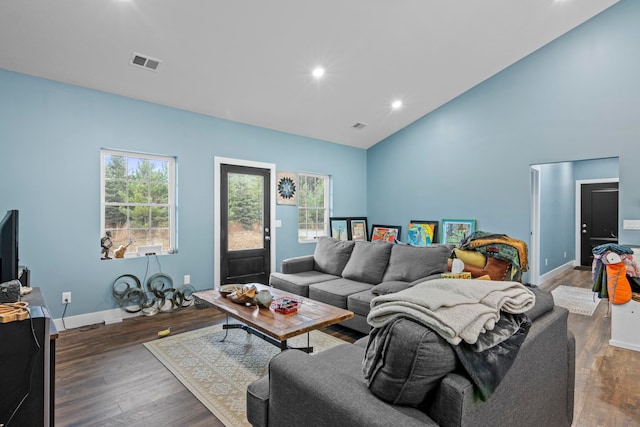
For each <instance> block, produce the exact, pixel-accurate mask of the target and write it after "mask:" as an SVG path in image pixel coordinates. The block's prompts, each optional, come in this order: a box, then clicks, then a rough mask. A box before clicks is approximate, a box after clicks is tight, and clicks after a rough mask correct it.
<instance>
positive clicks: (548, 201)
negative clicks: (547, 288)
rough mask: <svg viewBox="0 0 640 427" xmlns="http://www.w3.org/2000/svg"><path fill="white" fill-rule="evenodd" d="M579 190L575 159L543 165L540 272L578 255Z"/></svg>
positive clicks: (547, 270)
mask: <svg viewBox="0 0 640 427" xmlns="http://www.w3.org/2000/svg"><path fill="white" fill-rule="evenodd" d="M575 193H576V191H575V181H574V179H573V163H571V162H562V163H552V164H546V165H540V195H541V197H540V231H539V232H540V266H539V268H540V270H539V271H540V274H545V273H547V272H549V271H551V270H553V269H554V268H556V267H559V266H560V265H562V264H564V263H567V262H569V261H570V260H573V259H574V258H575V256H574V254H575V230H576V228H575V216H576V215H575V212H576V211H575V207H576V198H575ZM565 252H566V253H567V257H566V258H565V257H564V253H565ZM545 260H546V261H548V262H545Z"/></svg>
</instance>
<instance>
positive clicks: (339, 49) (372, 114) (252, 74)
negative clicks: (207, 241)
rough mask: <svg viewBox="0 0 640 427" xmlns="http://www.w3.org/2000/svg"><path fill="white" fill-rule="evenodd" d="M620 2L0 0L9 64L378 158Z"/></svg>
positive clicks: (3, 60) (1, 63)
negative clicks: (432, 116) (404, 134)
mask: <svg viewBox="0 0 640 427" xmlns="http://www.w3.org/2000/svg"><path fill="white" fill-rule="evenodd" d="M616 2H617V0H562V1H560V0H395V1H392V0H322V1H310V0H309V1H307V0H224V1H222V0H129V1H123V0H0V68H4V69H7V70H12V71H17V72H21V73H25V74H29V75H33V76H38V77H44V78H47V79H51V80H56V81H61V82H65V83H70V84H74V85H79V86H83V87H87V88H92V89H97V90H100V91H104V92H109V93H114V94H119V95H124V96H127V97H130V98H135V99H141V100H146V101H150V102H154V103H157V104H162V105H167V106H172V107H176V108H180V109H184V110H189V111H194V112H198V113H202V114H206V115H210V116H215V117H221V118H225V119H229V120H234V121H238V122H242V123H247V124H251V125H256V126H261V127H265V128H270V129H276V130H280V131H283V132H289V133H293V134H297V135H303V136H308V137H312V138H317V139H321V140H326V141H331V142H336V143H339V144H346V145H351V146H355V147H361V148H368V147H370V146H372V145H374V144H375V143H377V142H378V141H380V140H382V139H384V138H385V137H387V136H389V135H391V134H393V133H394V132H396V131H397V130H399V129H401V128H403V127H404V126H406V125H408V124H410V123H411V122H413V121H415V120H416V119H418V118H420V117H422V116H424V115H425V114H427V113H429V112H430V111H432V110H434V109H436V108H438V107H439V106H441V105H442V104H444V103H446V102H447V101H449V100H451V99H453V98H455V97H456V96H458V95H460V94H461V93H463V92H465V91H467V90H468V89H470V88H471V87H473V86H475V85H477V84H478V83H480V82H482V81H483V80H485V79H487V78H488V77H491V76H492V75H494V74H496V73H497V72H499V71H501V70H502V69H504V68H506V67H508V66H509V65H511V64H513V63H514V62H516V61H518V60H519V59H521V58H523V57H525V56H526V55H528V54H530V53H531V52H533V51H535V50H536V49H538V48H540V47H542V46H544V45H545V44H547V43H549V42H550V41H552V40H553V39H555V38H557V37H559V36H561V35H562V34H564V33H566V32H567V31H569V30H571V29H572V28H574V27H576V26H578V25H579V24H581V23H582V22H584V21H586V20H588V19H590V18H591V17H593V16H594V15H596V14H598V13H599V12H601V11H603V10H604V9H606V8H608V7H609V6H611V5H613V4H615V3H616ZM134 53H138V54H141V55H142V56H148V57H150V58H152V59H157V60H159V61H160V63H159V65H158V68H157V70H156V71H150V70H148V69H145V68H140V67H134V66H132V65H129V62H130V60H131V58H132V55H133V54H134ZM317 66H322V67H324V69H325V71H326V72H325V74H324V76H322V78H320V79H314V77H313V76H312V75H311V72H312V70H313V69H314V68H315V67H317ZM397 99H400V100H402V102H403V105H402V107H400V108H399V109H397V110H392V108H391V103H392V101H394V100H397ZM357 122H359V123H363V124H366V126H365V127H364V128H362V129H356V128H353V125H354V124H355V123H357Z"/></svg>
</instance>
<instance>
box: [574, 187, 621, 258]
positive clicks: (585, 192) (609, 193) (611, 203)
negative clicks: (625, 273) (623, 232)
mask: <svg viewBox="0 0 640 427" xmlns="http://www.w3.org/2000/svg"><path fill="white" fill-rule="evenodd" d="M580 210H581V221H580V233H581V234H580V235H581V245H580V265H583V266H591V263H592V262H593V253H592V252H591V250H592V249H593V248H594V247H596V246H598V245H602V244H605V243H618V183H617V182H605V183H598V184H583V185H582V186H581V209H580Z"/></svg>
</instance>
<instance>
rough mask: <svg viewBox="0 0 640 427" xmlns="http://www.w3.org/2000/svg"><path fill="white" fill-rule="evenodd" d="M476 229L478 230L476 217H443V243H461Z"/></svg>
mask: <svg viewBox="0 0 640 427" xmlns="http://www.w3.org/2000/svg"><path fill="white" fill-rule="evenodd" d="M474 231H476V220H475V219H443V220H442V243H448V244H454V245H459V244H460V243H462V241H463V240H464V239H465V238H466V237H467V236H468V235H470V234H471V233H473V232H474Z"/></svg>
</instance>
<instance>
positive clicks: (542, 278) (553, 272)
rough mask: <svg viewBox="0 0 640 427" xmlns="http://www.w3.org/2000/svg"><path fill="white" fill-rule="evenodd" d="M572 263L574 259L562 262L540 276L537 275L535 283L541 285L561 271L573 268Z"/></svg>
mask: <svg viewBox="0 0 640 427" xmlns="http://www.w3.org/2000/svg"><path fill="white" fill-rule="evenodd" d="M574 264H575V261H574V260H571V261H569V262H567V263H565V264H562V265H561V266H560V267H557V268H554V269H553V270H551V271H549V272H547V273H545V274H543V275H542V276H540V277H539V279H538V283H537V285H538V286H541V285H542V284H543V283H544V282H546V281H547V280H550V279H552V278H554V277H555V276H557V275H558V274H560V273H563V272H565V271H567V270H571V269H573V267H574Z"/></svg>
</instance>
